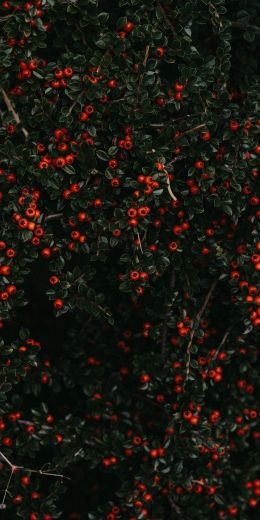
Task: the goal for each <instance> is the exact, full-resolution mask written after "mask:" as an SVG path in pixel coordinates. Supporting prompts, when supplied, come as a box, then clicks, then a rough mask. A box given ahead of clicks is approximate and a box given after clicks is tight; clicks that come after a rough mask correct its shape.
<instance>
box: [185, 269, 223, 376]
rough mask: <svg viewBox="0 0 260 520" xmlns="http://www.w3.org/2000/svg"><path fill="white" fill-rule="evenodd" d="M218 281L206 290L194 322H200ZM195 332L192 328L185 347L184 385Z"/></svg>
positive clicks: (187, 374) (188, 371)
mask: <svg viewBox="0 0 260 520" xmlns="http://www.w3.org/2000/svg"><path fill="white" fill-rule="evenodd" d="M218 281H219V279H217V280H215V281H214V282H213V283H212V284H211V286H210V288H209V290H208V292H207V295H206V298H205V300H204V302H203V304H202V306H201V308H200V310H199V311H198V312H197V314H196V317H195V320H196V321H200V319H201V317H202V315H203V314H204V311H205V309H206V307H207V305H208V303H209V300H210V298H211V295H212V293H213V291H214V290H215V287H216V285H217V283H218ZM195 320H194V321H195ZM195 331H196V328H194V327H193V329H192V331H191V335H190V340H189V343H188V346H187V350H186V354H187V362H186V377H185V383H186V381H187V380H188V378H189V374H190V358H191V347H192V343H193V338H194V334H195Z"/></svg>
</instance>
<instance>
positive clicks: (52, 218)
mask: <svg viewBox="0 0 260 520" xmlns="http://www.w3.org/2000/svg"><path fill="white" fill-rule="evenodd" d="M62 216H63V213H53V215H47V216H46V217H45V219H44V222H46V221H47V220H56V219H58V218H60V217H62Z"/></svg>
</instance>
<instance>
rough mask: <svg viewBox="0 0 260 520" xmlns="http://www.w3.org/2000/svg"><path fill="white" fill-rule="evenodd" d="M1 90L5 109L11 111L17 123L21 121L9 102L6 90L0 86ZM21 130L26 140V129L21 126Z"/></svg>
mask: <svg viewBox="0 0 260 520" xmlns="http://www.w3.org/2000/svg"><path fill="white" fill-rule="evenodd" d="M1 92H2V95H3V100H4V102H5V104H6V106H7V109H8V110H9V112H11V113H12V114H13V118H14V120H15V121H16V123H17V124H18V125H19V124H20V123H21V119H20V117H19V114H17V112H16V111H15V109H14V107H13V105H12V103H11V100H10V99H9V97H8V95H7V93H6V91H5V90H4V89H3V88H1ZM22 132H23V134H24V136H25V139H26V140H27V139H28V137H29V132H28V130H26V128H24V127H22Z"/></svg>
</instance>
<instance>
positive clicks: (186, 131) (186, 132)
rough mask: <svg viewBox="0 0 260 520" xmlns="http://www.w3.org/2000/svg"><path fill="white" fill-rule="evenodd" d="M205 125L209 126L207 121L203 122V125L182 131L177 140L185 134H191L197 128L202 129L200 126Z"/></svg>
mask: <svg viewBox="0 0 260 520" xmlns="http://www.w3.org/2000/svg"><path fill="white" fill-rule="evenodd" d="M205 126H207V124H206V123H201V125H197V126H193V128H189V130H185V132H181V134H180V135H179V136H178V137H177V138H176V140H177V139H180V138H181V137H182V136H183V135H186V134H191V132H196V130H200V128H204V127H205Z"/></svg>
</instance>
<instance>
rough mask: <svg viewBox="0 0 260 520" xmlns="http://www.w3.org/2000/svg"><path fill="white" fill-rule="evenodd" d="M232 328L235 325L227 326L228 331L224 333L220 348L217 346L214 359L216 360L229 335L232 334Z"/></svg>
mask: <svg viewBox="0 0 260 520" xmlns="http://www.w3.org/2000/svg"><path fill="white" fill-rule="evenodd" d="M232 329H233V325H230V327H228V328H227V330H226V332H225V334H224V336H223V338H222V340H221V342H220V344H219V346H218V348H217V350H216V352H215V354H214V356H213V361H215V359H217V357H218V354H219V352H220V350H221V349H222V347H223V345H224V344H225V343H226V341H227V339H228V336H229V334H230V332H231V330H232Z"/></svg>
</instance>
